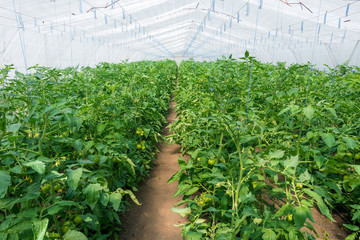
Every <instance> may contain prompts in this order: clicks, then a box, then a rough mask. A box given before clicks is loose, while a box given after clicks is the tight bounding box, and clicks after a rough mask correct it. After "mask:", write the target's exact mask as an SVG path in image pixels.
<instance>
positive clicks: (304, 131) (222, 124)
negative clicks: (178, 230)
mask: <svg viewBox="0 0 360 240" xmlns="http://www.w3.org/2000/svg"><path fill="white" fill-rule="evenodd" d="M358 70H359V69H358V68H354V67H348V66H346V65H343V66H339V67H337V68H336V69H329V71H326V72H325V71H319V70H316V69H315V67H314V66H311V65H309V64H307V65H297V64H295V65H290V66H288V67H287V66H286V65H285V64H284V63H278V64H276V65H272V64H265V63H261V62H258V61H256V59H254V58H253V57H250V56H249V55H248V54H246V56H245V57H244V58H241V59H240V61H237V60H235V59H232V58H231V57H230V58H229V59H226V58H223V59H221V60H217V61H216V62H194V61H185V62H182V64H181V65H180V68H179V84H178V88H177V90H176V97H175V99H176V101H177V105H176V111H177V114H178V116H179V117H178V120H176V121H175V122H174V123H173V124H172V125H170V129H171V131H172V132H173V134H172V135H171V136H170V137H169V140H170V141H171V142H174V143H179V144H181V146H182V151H183V153H187V154H189V156H190V159H189V160H188V161H184V160H183V159H182V158H179V165H180V168H181V170H180V171H178V172H177V173H176V174H174V175H173V176H172V178H171V179H170V180H169V182H173V181H178V190H177V192H176V193H175V196H178V195H182V194H184V197H183V200H182V201H181V202H179V203H178V204H177V206H176V207H178V206H181V205H182V204H186V207H185V208H184V207H183V208H174V209H173V211H175V212H177V213H179V214H181V215H182V216H187V217H188V218H189V222H187V223H185V224H183V225H182V233H183V236H184V238H185V237H186V238H187V239H218V240H220V239H244V240H246V239H265V240H272V239H287V240H293V239H294V240H295V239H315V237H314V235H318V234H319V233H316V231H315V229H314V228H313V226H312V222H314V219H313V216H312V213H311V209H312V208H314V207H315V206H317V207H318V208H319V210H320V212H321V213H322V214H324V215H325V216H326V217H328V218H329V219H330V220H334V219H333V217H332V214H333V211H335V210H338V209H340V207H344V206H345V208H344V209H341V210H339V212H341V213H342V215H346V219H345V220H346V221H347V224H345V227H346V228H348V229H349V230H351V231H353V232H352V233H351V234H350V235H349V236H348V238H347V239H355V238H356V236H357V235H360V232H359V224H360V204H359V202H360V160H359V159H360V152H359V144H360V142H359V141H360V138H359V137H360V104H359V103H360V91H359V89H360V74H359V73H356V72H357V71H358ZM306 229H307V230H306Z"/></svg>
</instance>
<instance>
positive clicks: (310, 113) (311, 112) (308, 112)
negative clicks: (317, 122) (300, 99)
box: [303, 105, 315, 120]
mask: <svg viewBox="0 0 360 240" xmlns="http://www.w3.org/2000/svg"><path fill="white" fill-rule="evenodd" d="M303 113H304V115H305V117H306V118H307V119H309V120H311V119H312V118H313V117H314V113H315V110H314V108H313V107H311V105H309V106H307V107H306V108H304V110H303Z"/></svg>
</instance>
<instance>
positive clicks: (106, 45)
mask: <svg viewBox="0 0 360 240" xmlns="http://www.w3.org/2000/svg"><path fill="white" fill-rule="evenodd" d="M245 50H249V51H250V54H251V55H254V56H256V57H257V59H259V60H261V61H266V62H277V61H286V62H287V63H306V62H308V61H310V62H312V63H315V64H318V65H323V64H328V65H330V66H336V65H337V64H343V63H344V62H346V61H348V63H349V64H350V65H358V66H359V62H360V60H359V58H360V1H359V0H357V1H355V0H354V1H351V0H301V1H299V0H247V1H242V0H197V1H191V0H0V67H1V66H3V65H4V64H14V65H15V66H16V67H17V68H18V69H25V67H30V66H33V65H35V64H39V65H44V66H51V67H66V66H71V65H94V64H96V63H98V62H101V61H107V62H119V61H121V60H125V59H129V60H130V61H137V60H145V59H155V60H156V59H164V58H170V59H176V60H178V61H180V60H182V59H188V58H195V59H199V60H213V59H216V58H220V57H221V56H223V55H229V54H233V56H234V57H241V56H243V55H244V52H245Z"/></svg>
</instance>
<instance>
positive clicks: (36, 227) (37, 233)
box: [33, 218, 49, 240]
mask: <svg viewBox="0 0 360 240" xmlns="http://www.w3.org/2000/svg"><path fill="white" fill-rule="evenodd" d="M48 224H49V219H47V218H44V219H43V220H40V221H36V222H34V223H33V232H34V239H36V240H42V239H44V236H45V233H46V230H47V227H48Z"/></svg>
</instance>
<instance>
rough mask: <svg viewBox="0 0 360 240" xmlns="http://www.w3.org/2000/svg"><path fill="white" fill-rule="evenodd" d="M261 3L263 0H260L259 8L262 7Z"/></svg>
mask: <svg viewBox="0 0 360 240" xmlns="http://www.w3.org/2000/svg"><path fill="white" fill-rule="evenodd" d="M262 5H263V0H260V6H259V8H260V9H261V8H262Z"/></svg>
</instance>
